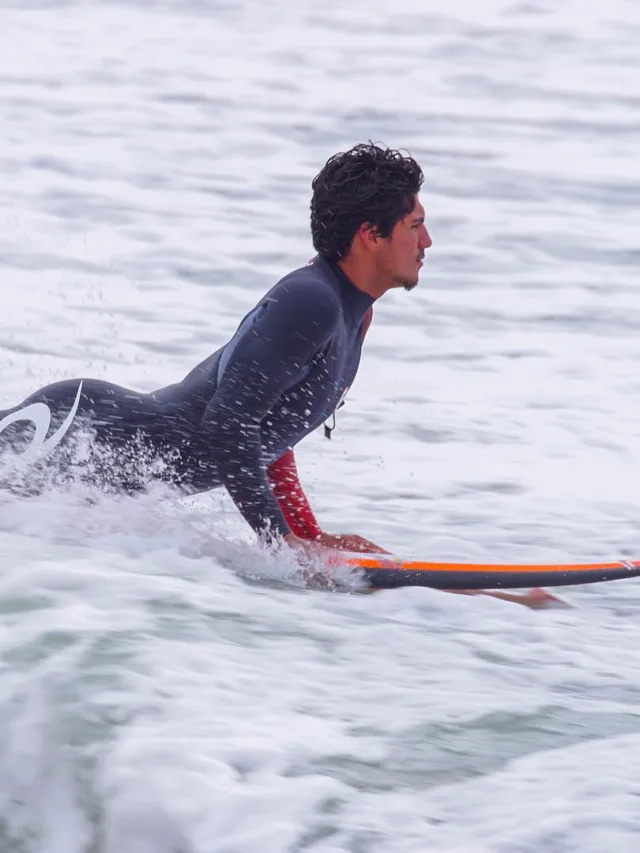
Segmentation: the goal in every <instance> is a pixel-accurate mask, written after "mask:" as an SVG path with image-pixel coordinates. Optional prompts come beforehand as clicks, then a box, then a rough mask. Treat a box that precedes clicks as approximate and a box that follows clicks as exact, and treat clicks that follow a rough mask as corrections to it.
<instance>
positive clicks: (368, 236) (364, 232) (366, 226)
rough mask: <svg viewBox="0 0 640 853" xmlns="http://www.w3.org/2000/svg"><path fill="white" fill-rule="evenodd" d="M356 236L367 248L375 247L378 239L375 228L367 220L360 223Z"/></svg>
mask: <svg viewBox="0 0 640 853" xmlns="http://www.w3.org/2000/svg"><path fill="white" fill-rule="evenodd" d="M356 236H357V237H358V238H359V239H360V240H361V241H362V245H363V246H364V248H365V249H369V250H371V249H375V247H376V246H377V243H378V240H379V239H380V238H379V235H378V234H377V233H376V230H375V228H374V227H373V226H372V225H371V224H370V223H369V222H363V223H362V225H361V226H360V227H359V228H358V230H357V232H356Z"/></svg>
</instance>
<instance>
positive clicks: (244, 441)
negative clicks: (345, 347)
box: [202, 280, 340, 536]
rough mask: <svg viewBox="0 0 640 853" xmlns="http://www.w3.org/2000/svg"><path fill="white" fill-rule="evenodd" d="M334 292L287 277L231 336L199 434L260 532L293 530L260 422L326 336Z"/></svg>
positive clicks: (334, 315) (335, 309) (333, 314)
mask: <svg viewBox="0 0 640 853" xmlns="http://www.w3.org/2000/svg"><path fill="white" fill-rule="evenodd" d="M339 311H340V308H339V305H338V303H337V301H336V299H335V296H334V295H333V293H332V292H331V291H330V290H329V289H328V288H327V287H326V286H325V285H324V284H323V283H322V282H318V281H314V280H300V281H293V282H291V284H290V286H289V287H288V288H286V287H282V288H280V289H279V292H278V295H277V296H274V297H273V298H271V299H270V300H269V301H267V302H266V303H265V306H264V308H263V309H262V311H261V313H260V315H259V316H258V318H257V319H256V320H255V321H254V322H253V324H252V325H250V327H249V328H247V329H246V330H245V331H244V332H243V333H242V334H241V335H240V336H239V338H238V339H237V340H236V341H233V342H232V344H230V345H229V346H232V347H233V348H232V350H231V351H230V355H229V360H228V362H227V363H226V365H225V368H224V372H223V375H222V378H221V380H220V382H219V385H218V389H217V391H216V393H215V395H214V397H213V398H212V400H211V401H210V402H209V405H208V406H207V409H206V411H205V414H204V417H203V423H202V431H203V432H204V433H205V434H209V435H210V437H211V441H210V447H211V455H212V458H213V461H214V463H215V464H216V466H217V469H218V472H219V475H220V478H221V480H222V483H223V485H224V486H225V487H226V488H227V491H228V492H229V495H230V496H231V498H232V500H233V501H234V503H235V504H236V506H237V507H238V509H239V510H240V512H241V513H242V515H243V517H244V518H245V520H246V521H247V522H248V523H249V525H250V526H251V527H252V528H253V529H254V530H255V531H256V532H257V533H259V534H262V535H264V534H265V533H268V534H269V535H272V536H273V535H275V536H287V535H288V534H290V533H291V529H290V527H289V524H288V522H287V520H286V518H285V515H284V513H283V511H282V509H281V507H280V505H279V503H278V501H277V500H276V497H275V495H274V493H273V491H272V489H271V486H270V483H269V478H268V476H267V471H266V466H265V464H264V460H263V458H262V448H261V436H260V424H261V422H262V420H263V419H264V418H265V417H266V416H267V415H268V414H269V412H270V411H271V410H272V409H273V407H274V405H275V404H276V402H277V401H278V399H279V398H280V397H281V396H282V394H283V393H284V392H285V391H286V390H287V389H288V388H290V387H291V385H292V384H294V383H295V381H296V378H297V377H298V376H299V375H300V372H301V370H302V368H303V367H304V365H305V364H307V363H308V362H309V360H310V359H311V358H313V356H314V355H316V354H317V353H318V352H319V351H320V350H321V349H322V348H323V346H324V345H325V344H326V343H327V341H328V340H329V339H330V337H331V334H332V333H333V330H334V328H335V324H336V322H337V319H338V316H339Z"/></svg>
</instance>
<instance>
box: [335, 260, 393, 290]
mask: <svg viewBox="0 0 640 853" xmlns="http://www.w3.org/2000/svg"><path fill="white" fill-rule="evenodd" d="M338 266H339V267H340V269H341V270H342V272H343V273H344V274H345V275H346V276H347V277H348V278H349V279H350V281H351V282H353V284H354V286H355V287H357V288H358V290H361V291H362V292H363V293H368V294H369V296H370V297H371V298H372V299H379V298H380V297H381V296H382V295H383V294H384V293H386V292H387V290H389V288H390V286H391V285H390V283H389V282H388V281H386V280H385V279H384V278H383V277H381V275H380V273H379V272H378V270H376V269H375V268H374V267H373V266H370V265H369V264H366V263H363V262H362V260H361V259H358V258H354V257H352V256H349V257H346V258H342V260H340V261H338Z"/></svg>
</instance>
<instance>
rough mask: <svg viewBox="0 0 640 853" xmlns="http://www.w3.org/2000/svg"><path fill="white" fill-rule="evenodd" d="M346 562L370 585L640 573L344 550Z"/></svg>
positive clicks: (523, 584) (501, 582)
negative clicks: (438, 559)
mask: <svg viewBox="0 0 640 853" xmlns="http://www.w3.org/2000/svg"><path fill="white" fill-rule="evenodd" d="M341 564H342V565H346V566H348V567H350V568H353V569H354V570H358V575H359V576H360V577H361V578H362V580H363V581H364V583H365V584H366V586H367V587H369V588H371V589H395V588H397V587H402V586H427V587H433V588H434V589H470V590H471V589H523V588H529V587H536V586H575V585H577V584H590V583H602V582H604V581H615V580H628V579H629V578H635V577H638V576H640V561H635V560H615V561H613V562H608V563H574V564H572V563H566V564H565V563H553V564H548V565H546V564H530V565H527V564H518V565H509V564H490V563H437V562H424V561H419V560H402V559H400V558H396V557H389V556H387V555H378V554H362V555H353V554H349V555H348V556H347V555H345V559H344V562H342V561H341Z"/></svg>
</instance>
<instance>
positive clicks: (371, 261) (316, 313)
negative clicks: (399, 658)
mask: <svg viewBox="0 0 640 853" xmlns="http://www.w3.org/2000/svg"><path fill="white" fill-rule="evenodd" d="M422 182H423V174H422V170H421V169H420V167H419V165H418V164H417V163H416V161H415V160H414V159H413V158H412V157H410V156H407V155H403V154H401V153H400V152H399V151H394V150H392V149H388V148H383V147H381V146H377V145H373V144H362V145H356V146H355V147H353V148H351V149H350V150H348V151H346V152H343V153H339V154H336V155H335V156H333V157H331V158H330V159H329V160H328V161H327V163H326V164H325V166H324V167H323V169H322V170H321V171H320V173H319V174H318V175H317V176H316V177H315V178H314V180H313V182H312V190H313V194H312V199H311V234H312V238H313V245H314V248H315V249H316V251H317V253H318V254H317V256H316V257H315V258H314V259H313V261H311V262H310V263H309V264H307V265H306V266H305V267H302V268H300V269H297V270H295V271H294V272H292V273H289V274H288V275H286V276H285V277H284V278H283V279H281V280H280V281H279V282H278V283H277V284H276V285H275V286H274V287H273V288H272V289H271V290H270V291H269V292H268V293H267V294H266V295H265V296H263V298H262V299H261V300H260V301H259V302H258V304H257V305H256V306H255V307H254V308H253V309H252V310H251V311H250V312H249V313H248V314H247V315H246V317H245V318H244V319H243V320H242V322H241V323H240V325H239V326H238V329H237V331H236V333H235V334H234V335H233V337H232V338H231V340H230V341H229V342H228V343H227V344H225V345H224V346H223V347H222V348H221V349H219V350H218V351H217V352H215V353H213V355H210V356H209V357H208V358H207V359H205V360H204V361H203V362H202V363H201V364H199V365H198V366H197V367H195V368H194V369H193V370H192V371H191V372H190V373H189V374H188V375H187V376H186V377H185V379H183V380H182V382H179V383H177V384H175V385H170V386H168V387H166V388H161V389H160V390H158V391H154V392H153V393H151V394H140V393H137V392H134V391H129V390H127V389H124V388H121V387H119V386H117V385H112V384H110V383H107V382H103V381H99V380H92V379H82V380H70V381H64V382H57V383H55V384H53V385H49V386H47V387H46V388H43V389H41V390H40V391H37V392H36V393H35V394H32V395H31V396H30V397H29V398H28V399H26V400H25V401H24V402H23V403H21V404H20V405H19V406H17V407H15V408H14V409H11V410H9V411H7V412H0V463H1V462H2V460H3V456H4V457H6V456H7V455H8V456H9V457H11V460H10V461H15V456H14V454H18V461H19V460H20V459H23V460H24V461H25V462H27V463H28V468H27V471H26V474H25V471H24V470H23V471H22V472H21V473H22V476H21V477H20V479H19V480H18V479H16V470H17V469H16V468H15V466H13V465H9V467H8V469H7V470H8V474H7V471H5V473H4V476H3V471H2V465H1V464H0V485H4V486H5V487H8V488H11V489H13V490H14V491H21V492H26V493H33V492H35V491H37V490H38V489H39V488H41V487H42V486H43V485H45V484H48V483H52V482H54V483H55V482H57V481H58V480H59V478H60V476H61V477H62V478H63V479H65V480H67V479H71V478H74V477H79V478H80V479H83V480H89V481H91V482H94V483H97V484H99V485H101V486H103V487H105V488H114V489H117V490H123V491H127V492H131V491H136V490H139V489H143V488H144V487H145V486H146V485H148V483H149V481H151V480H153V479H155V478H160V479H163V480H167V481H169V482H171V483H174V484H175V485H177V486H179V487H180V489H181V490H183V491H184V492H191V493H194V492H202V491H208V490H210V489H213V488H216V487H219V486H224V487H225V488H226V489H227V491H228V493H229V495H230V496H231V498H232V499H233V501H234V502H235V504H236V506H237V507H238V509H239V510H240V512H241V513H242V515H243V516H244V518H245V519H246V521H247V522H248V523H249V524H250V525H251V527H252V528H253V530H254V531H255V532H256V533H257V534H258V536H259V537H261V538H263V539H266V540H268V541H271V540H273V539H274V538H275V539H284V540H285V541H286V542H287V543H288V544H289V545H291V546H293V547H297V548H306V549H308V548H311V549H313V548H315V547H318V546H320V547H323V548H335V549H340V550H345V551H362V552H378V553H382V552H383V550H384V549H382V548H380V547H378V546H376V545H374V543H372V542H370V541H369V540H367V539H364V538H363V537H361V536H358V535H355V534H354V535H345V534H337V535H336V534H330V533H326V532H325V531H323V530H322V529H321V527H320V525H319V524H318V522H317V520H316V518H315V516H314V514H313V512H312V510H311V507H310V506H309V503H308V501H307V499H306V497H305V494H304V492H303V490H302V487H301V485H300V481H299V479H298V474H297V470H296V464H295V457H294V450H293V448H294V447H295V445H296V444H297V443H298V442H299V441H301V440H302V439H303V438H304V437H305V436H307V435H309V433H311V432H312V431H313V430H315V429H316V428H317V427H319V426H320V425H321V424H322V423H324V422H325V421H326V420H327V418H329V417H330V416H331V415H332V414H333V413H334V412H335V410H336V408H337V407H338V406H339V404H340V402H341V399H342V397H343V396H344V394H345V393H346V392H347V390H348V389H349V387H350V386H351V384H352V383H353V381H354V379H355V377H356V374H357V371H358V365H359V362H360V353H361V349H362V342H363V339H364V337H365V335H366V333H367V329H368V327H369V324H370V323H371V318H372V311H373V304H374V303H375V302H376V301H377V300H378V299H379V298H380V297H381V296H383V295H384V294H385V293H386V292H387V291H389V290H391V289H393V288H398V287H404V288H405V289H406V290H412V289H413V288H414V287H415V286H416V285H417V283H418V276H419V271H420V268H421V267H422V263H423V259H424V256H425V252H426V251H427V249H429V248H430V247H431V237H430V236H429V232H428V231H427V227H426V225H425V214H424V208H423V207H422V204H421V203H420V200H419V198H418V193H419V191H420V188H421V185H422ZM52 424H53V428H52ZM85 431H88V433H89V434H90V435H91V448H90V449H91V453H90V454H89V456H88V457H87V455H86V453H85V452H84V451H83V452H80V453H78V452H77V451H78V445H77V443H76V442H75V441H74V437H77V436H82V434H83V433H84V432H85ZM6 450H9V451H10V453H9V454H5V453H4V451H6ZM157 463H161V464H159V465H158V464H157ZM52 471H53V472H54V476H51V472H52ZM463 594H473V595H476V594H482V595H492V596H494V597H496V598H502V599H504V600H507V601H514V602H517V603H520V604H525V605H526V606H529V607H535V608H538V607H545V606H549V605H553V604H556V603H561V602H558V600H557V599H554V598H553V597H552V596H549V595H548V594H547V593H545V592H544V591H542V590H534V591H532V592H531V593H529V594H528V595H522V596H521V595H517V594H511V593H490V592H489V593H487V592H480V591H472V592H468V593H463Z"/></svg>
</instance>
